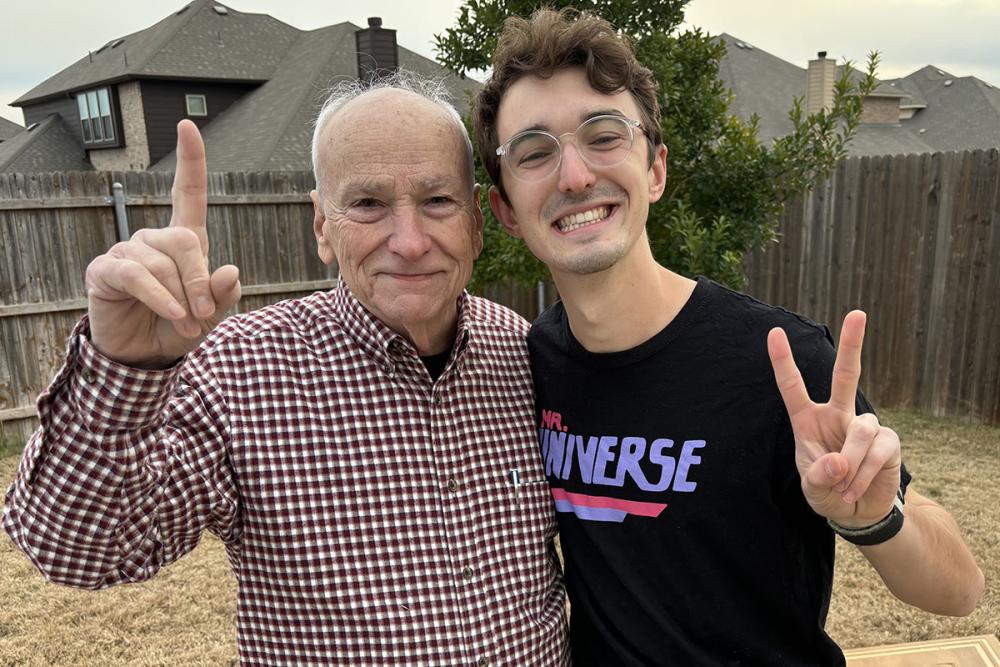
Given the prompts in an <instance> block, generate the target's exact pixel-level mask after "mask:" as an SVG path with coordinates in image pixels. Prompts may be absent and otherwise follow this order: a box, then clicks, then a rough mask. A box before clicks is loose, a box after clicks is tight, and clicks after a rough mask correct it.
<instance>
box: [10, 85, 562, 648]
mask: <svg viewBox="0 0 1000 667" xmlns="http://www.w3.org/2000/svg"><path fill="white" fill-rule="evenodd" d="M178 130H179V137H178V151H177V153H178V171H177V175H176V178H175V181H174V208H173V218H172V221H171V226H170V227H169V228H166V229H156V230H153V229H145V230H141V231H140V232H138V233H136V235H135V236H133V237H132V239H131V240H129V241H128V242H127V243H121V244H118V245H116V246H114V247H113V248H112V249H111V250H110V251H109V252H108V253H107V254H106V255H102V256H101V257H98V258H97V259H95V260H94V262H93V263H92V264H91V265H90V267H89V268H88V271H87V287H88V293H89V300H90V303H89V317H87V318H84V320H83V321H81V323H80V324H79V326H78V327H77V329H76V330H75V331H74V332H73V336H72V338H71V340H70V345H69V351H68V354H67V359H66V365H65V366H64V367H63V369H62V370H61V371H60V372H59V374H58V375H57V377H56V378H55V380H54V381H53V382H52V385H51V386H50V387H49V389H48V390H47V391H46V393H45V394H43V396H42V397H41V399H40V401H39V405H40V409H39V416H40V421H41V428H40V429H39V430H38V431H37V432H36V433H35V435H34V436H33V437H32V439H31V441H30V442H29V443H28V445H27V447H26V448H25V452H24V457H23V459H22V463H21V467H20V470H19V471H18V475H17V478H16V479H15V481H14V483H13V485H12V486H11V489H10V491H9V492H8V494H7V499H6V507H5V509H4V517H3V523H4V528H5V529H6V530H7V532H8V533H9V534H10V536H11V538H12V539H13V540H14V543H15V544H16V545H17V546H18V547H19V548H20V549H21V550H22V551H24V552H25V554H26V555H27V556H28V557H29V558H30V559H31V561H32V562H33V563H34V564H35V565H36V566H37V567H38V568H39V569H40V570H41V571H42V572H43V573H45V575H46V576H47V577H48V578H49V579H50V580H52V581H55V582H58V583H62V584H67V585H72V586H79V587H84V588H103V587H106V586H110V585H113V584H118V583H124V582H134V581H142V580H145V579H148V578H149V577H152V576H153V575H154V574H156V572H157V571H158V570H159V569H160V568H161V567H162V566H164V565H168V564H169V563H171V562H173V561H175V560H177V559H178V558H180V557H181V556H183V555H184V554H185V553H187V552H188V551H190V550H191V549H193V548H194V547H195V545H197V543H198V540H199V538H200V537H201V535H202V532H203V531H204V530H209V531H211V532H213V533H215V534H216V535H217V536H219V538H221V539H222V540H223V542H224V543H225V545H226V550H227V553H228V555H229V561H230V564H231V566H232V569H233V572H234V574H235V576H236V578H237V583H238V586H237V596H238V599H237V606H236V616H237V632H238V636H237V644H238V647H239V657H240V662H241V663H242V664H253V665H332V664H338V665H407V666H409V665H428V666H430V667H437V666H438V665H480V666H485V665H517V666H520V665H537V666H538V667H556V666H560V665H565V664H567V662H568V659H569V649H568V642H567V628H566V620H565V595H564V589H563V584H562V579H561V575H560V572H559V564H558V561H557V560H556V558H555V550H554V538H555V530H556V522H555V517H554V515H553V514H554V513H553V511H552V501H551V499H550V497H549V496H548V494H547V493H546V492H545V489H544V488H536V489H524V490H522V491H521V492H520V493H517V492H516V490H515V489H513V487H512V486H511V484H510V482H509V475H510V472H511V471H512V470H517V471H519V472H521V473H523V474H524V475H525V476H526V477H531V476H537V475H541V469H540V465H539V461H538V456H537V453H536V449H535V445H534V442H535V433H534V427H533V421H534V420H533V411H534V404H533V396H532V392H531V372H530V369H529V366H528V356H527V349H526V346H525V341H524V337H525V335H526V333H527V328H528V327H527V323H526V322H524V320H523V319H521V318H519V317H518V316H517V315H515V314H514V313H512V312H511V311H509V310H507V309H506V308H503V307H501V306H498V305H496V304H493V303H490V302H488V301H486V300H484V299H478V298H475V297H472V296H470V295H468V294H466V293H465V292H464V287H465V284H466V283H467V282H468V280H469V276H470V274H471V271H472V263H473V260H474V259H475V258H476V256H477V255H478V254H479V251H480V249H481V247H482V224H483V219H482V213H481V212H480V210H479V199H478V192H479V186H477V185H476V184H475V180H474V177H473V171H472V145H471V142H470V141H469V137H468V134H467V133H466V131H465V127H464V125H463V124H462V122H461V118H460V117H459V116H458V114H457V113H456V112H455V110H454V109H453V108H452V107H450V106H449V105H448V104H447V103H446V102H445V101H444V100H443V99H442V98H441V96H440V93H439V92H438V91H436V90H435V89H434V88H433V87H432V86H431V85H429V84H428V83H427V82H422V81H420V80H416V79H412V78H406V77H399V78H397V79H395V80H390V81H381V82H378V83H377V84H376V85H375V86H373V87H371V88H367V87H364V86H360V85H347V84H345V85H344V86H341V87H339V88H338V89H336V90H335V91H334V93H333V94H332V95H331V97H330V98H329V100H328V101H327V104H326V105H325V106H324V109H323V111H322V112H321V113H320V116H319V119H318V120H317V123H316V133H315V137H314V141H313V163H314V165H315V170H316V183H317V191H315V192H314V193H313V201H314V203H315V220H314V223H313V230H314V232H315V236H316V242H317V246H318V251H319V255H320V257H321V258H322V260H323V261H324V262H327V263H331V262H333V261H334V260H336V261H337V262H338V266H339V268H340V275H341V280H340V282H339V284H338V285H337V286H336V287H335V288H334V289H332V290H330V291H329V292H322V293H316V294H313V295H312V296H309V297H307V298H304V299H296V300H290V301H285V302H282V303H280V304H275V305H273V306H269V307H267V308H262V309H260V310H257V311H254V312H252V313H247V314H244V315H240V316H237V317H234V318H230V319H228V320H225V321H221V322H220V320H222V317H223V316H224V314H225V312H226V310H228V309H229V308H230V307H231V306H232V305H233V304H235V303H236V301H237V300H238V299H239V296H240V285H239V280H238V274H237V271H236V267H233V266H226V267H222V268H219V269H216V270H215V272H213V273H210V272H209V267H208V259H207V258H208V243H207V233H206V218H207V194H206V173H205V170H206V167H205V152H204V147H203V145H202V142H201V139H200V137H199V135H198V132H197V129H196V128H195V126H194V125H193V124H191V123H190V122H184V123H182V124H181V125H180V126H179V128H178Z"/></svg>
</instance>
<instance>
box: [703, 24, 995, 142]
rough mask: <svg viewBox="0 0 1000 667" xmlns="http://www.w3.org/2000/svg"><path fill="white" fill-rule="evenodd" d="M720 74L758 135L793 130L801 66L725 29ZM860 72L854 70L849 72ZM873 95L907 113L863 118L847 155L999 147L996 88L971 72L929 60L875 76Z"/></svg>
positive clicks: (767, 137) (802, 81) (735, 107)
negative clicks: (879, 119)
mask: <svg viewBox="0 0 1000 667" xmlns="http://www.w3.org/2000/svg"><path fill="white" fill-rule="evenodd" d="M718 39H721V40H724V42H725V43H726V51H727V53H726V56H725V57H724V58H723V59H722V60H721V62H720V63H719V78H720V79H721V80H722V81H723V83H725V84H726V85H727V86H728V87H729V88H730V89H731V90H732V91H733V94H734V99H733V102H732V105H731V106H730V111H731V112H732V113H734V114H735V115H737V116H739V117H740V118H743V119H745V120H749V118H750V117H751V115H753V114H755V113H756V114H757V115H758V116H759V118H760V121H759V134H758V136H759V137H760V139H761V141H763V142H764V143H770V142H771V141H772V140H773V139H775V138H777V137H780V136H784V135H785V134H788V133H789V132H791V130H792V123H791V121H790V120H789V119H788V110H789V109H790V108H791V106H792V100H793V99H794V98H795V97H804V96H805V90H806V76H805V74H806V70H805V69H803V68H801V67H797V66H795V65H793V64H791V63H788V62H785V61H784V60H781V59H780V58H777V57H775V56H773V55H771V54H769V53H767V52H766V51H762V50H761V49H759V48H756V47H754V46H752V45H750V44H748V43H747V42H746V41H745V40H741V39H739V38H737V37H734V36H732V35H728V34H722V35H720V36H719V37H718ZM858 76H860V73H858V72H857V71H854V72H852V78H856V77H858ZM874 95H875V96H877V97H898V98H899V99H900V107H901V108H912V109H914V110H915V111H914V115H913V118H911V119H905V120H901V121H900V122H899V123H896V124H892V123H890V124H876V123H866V124H862V125H860V126H859V128H858V133H857V135H856V136H855V138H854V139H853V140H852V141H851V142H850V143H849V144H848V146H847V148H848V152H849V153H850V154H852V155H873V154H899V153H922V152H933V151H944V150H966V149H977V148H989V147H993V146H1000V89H998V88H996V87H994V86H992V85H990V84H987V83H985V82H983V81H980V80H979V79H976V78H974V77H956V76H954V75H953V74H950V73H948V72H946V71H944V70H942V69H940V68H937V67H934V66H933V65H927V66H926V67H923V68H921V69H919V70H917V71H916V72H914V73H912V74H910V75H909V76H907V77H903V78H900V79H893V80H888V81H880V82H879V85H878V87H877V88H876V90H875V92H874Z"/></svg>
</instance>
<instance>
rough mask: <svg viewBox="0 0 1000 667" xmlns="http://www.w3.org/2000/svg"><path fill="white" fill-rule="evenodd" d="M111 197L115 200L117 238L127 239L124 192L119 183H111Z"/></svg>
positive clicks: (120, 239)
mask: <svg viewBox="0 0 1000 667" xmlns="http://www.w3.org/2000/svg"><path fill="white" fill-rule="evenodd" d="M111 193H112V197H113V198H114V201H115V224H116V226H117V228H118V240H119V241H128V239H129V237H130V236H131V234H129V232H128V213H127V212H126V211H125V192H124V190H123V189H122V184H121V183H113V184H112V185H111Z"/></svg>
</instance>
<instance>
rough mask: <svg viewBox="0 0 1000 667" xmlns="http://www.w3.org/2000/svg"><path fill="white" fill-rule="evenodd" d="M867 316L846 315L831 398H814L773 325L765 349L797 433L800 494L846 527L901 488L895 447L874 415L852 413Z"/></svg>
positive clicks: (885, 505) (873, 515)
mask: <svg viewBox="0 0 1000 667" xmlns="http://www.w3.org/2000/svg"><path fill="white" fill-rule="evenodd" d="M864 335H865V314H864V313H863V312H861V311H859V310H856V311H852V312H850V313H848V314H847V316H846V317H845V318H844V326H843V329H842V330H841V334H840V346H839V348H838V349H837V359H836V361H835V362H834V366H833V381H832V384H831V390H830V400H829V402H827V403H814V402H813V401H812V400H811V399H810V398H809V393H808V392H807V390H806V386H805V383H804V382H803V380H802V374H801V373H800V372H799V369H798V367H797V366H796V365H795V360H794V359H793V357H792V350H791V347H790V346H789V344H788V338H787V336H786V335H785V332H784V331H783V330H781V329H777V328H776V329H772V330H771V332H770V333H769V334H768V337H767V351H768V354H769V355H770V357H771V366H772V368H773V369H774V377H775V380H776V381H777V383H778V390H779V391H780V392H781V398H782V400H783V401H784V403H785V408H786V409H787V410H788V416H789V419H790V420H791V424H792V432H793V433H794V436H795V464H796V467H797V468H798V470H799V476H800V477H801V478H802V493H803V494H804V495H805V498H806V501H808V503H809V505H810V506H811V507H812V508H813V511H815V512H816V513H817V514H819V515H820V516H823V517H826V518H827V519H832V520H833V521H835V522H836V523H838V524H840V525H842V526H846V527H862V526H870V525H872V524H874V523H876V522H878V521H880V520H881V519H883V518H884V517H885V516H886V515H887V514H888V513H889V512H890V510H891V509H892V505H893V501H894V498H895V496H896V492H897V490H898V489H899V475H900V460H901V457H900V448H899V437H898V436H897V435H896V433H895V432H894V431H892V430H891V429H888V428H886V427H884V426H881V425H879V423H878V419H877V418H876V417H875V415H871V414H866V415H856V414H855V409H854V400H855V396H856V394H857V390H858V381H859V379H860V378H861V346H862V343H863V341H864Z"/></svg>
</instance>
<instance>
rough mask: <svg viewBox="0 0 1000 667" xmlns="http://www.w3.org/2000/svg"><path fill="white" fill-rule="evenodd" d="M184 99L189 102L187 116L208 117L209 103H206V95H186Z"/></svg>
mask: <svg viewBox="0 0 1000 667" xmlns="http://www.w3.org/2000/svg"><path fill="white" fill-rule="evenodd" d="M184 99H185V100H187V115H189V116H207V115H208V103H207V102H206V101H205V96H204V95H185V96H184Z"/></svg>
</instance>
